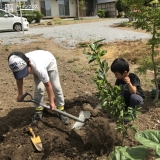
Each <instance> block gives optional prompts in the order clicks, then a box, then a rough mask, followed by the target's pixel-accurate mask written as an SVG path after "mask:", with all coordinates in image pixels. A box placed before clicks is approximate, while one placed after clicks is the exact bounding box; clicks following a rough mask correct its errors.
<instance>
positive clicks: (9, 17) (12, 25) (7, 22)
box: [0, 9, 29, 31]
mask: <svg viewBox="0 0 160 160" xmlns="http://www.w3.org/2000/svg"><path fill="white" fill-rule="evenodd" d="M22 22H23V29H24V30H28V29H29V23H28V21H27V19H26V18H24V17H22ZM22 22H21V17H18V16H15V15H13V14H11V13H8V12H6V11H5V10H3V9H0V30H15V31H21V30H22Z"/></svg>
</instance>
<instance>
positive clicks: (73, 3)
mask: <svg viewBox="0 0 160 160" xmlns="http://www.w3.org/2000/svg"><path fill="white" fill-rule="evenodd" d="M69 10H70V17H76V1H75V0H69Z"/></svg>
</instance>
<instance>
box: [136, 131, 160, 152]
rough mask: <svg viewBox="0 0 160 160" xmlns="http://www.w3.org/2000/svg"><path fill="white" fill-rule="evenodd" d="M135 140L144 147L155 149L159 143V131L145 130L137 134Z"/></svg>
mask: <svg viewBox="0 0 160 160" xmlns="http://www.w3.org/2000/svg"><path fill="white" fill-rule="evenodd" d="M135 138H136V140H137V141H139V142H140V143H141V144H143V145H144V146H146V147H150V148H153V149H156V147H157V145H159V143H160V131H158V130H145V131H142V132H137V133H136V134H135Z"/></svg>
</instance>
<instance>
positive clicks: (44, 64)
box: [25, 50, 57, 83]
mask: <svg viewBox="0 0 160 160" xmlns="http://www.w3.org/2000/svg"><path fill="white" fill-rule="evenodd" d="M25 55H26V56H27V57H28V58H29V60H30V61H31V69H32V72H31V73H32V74H36V75H37V76H38V77H39V79H40V80H41V81H42V82H43V83H47V82H48V81H49V76H48V71H52V70H56V69H57V62H56V59H55V57H54V56H53V55H52V54H51V53H50V52H48V51H43V50H35V51H32V52H29V53H26V54H25Z"/></svg>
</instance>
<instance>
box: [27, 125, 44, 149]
mask: <svg viewBox="0 0 160 160" xmlns="http://www.w3.org/2000/svg"><path fill="white" fill-rule="evenodd" d="M29 131H30V133H31V134H32V137H31V141H32V143H33V144H34V146H35V148H36V149H37V150H38V151H41V150H42V149H43V147H42V142H41V139H40V137H39V136H37V137H36V136H35V134H34V132H33V129H32V128H30V127H29Z"/></svg>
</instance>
